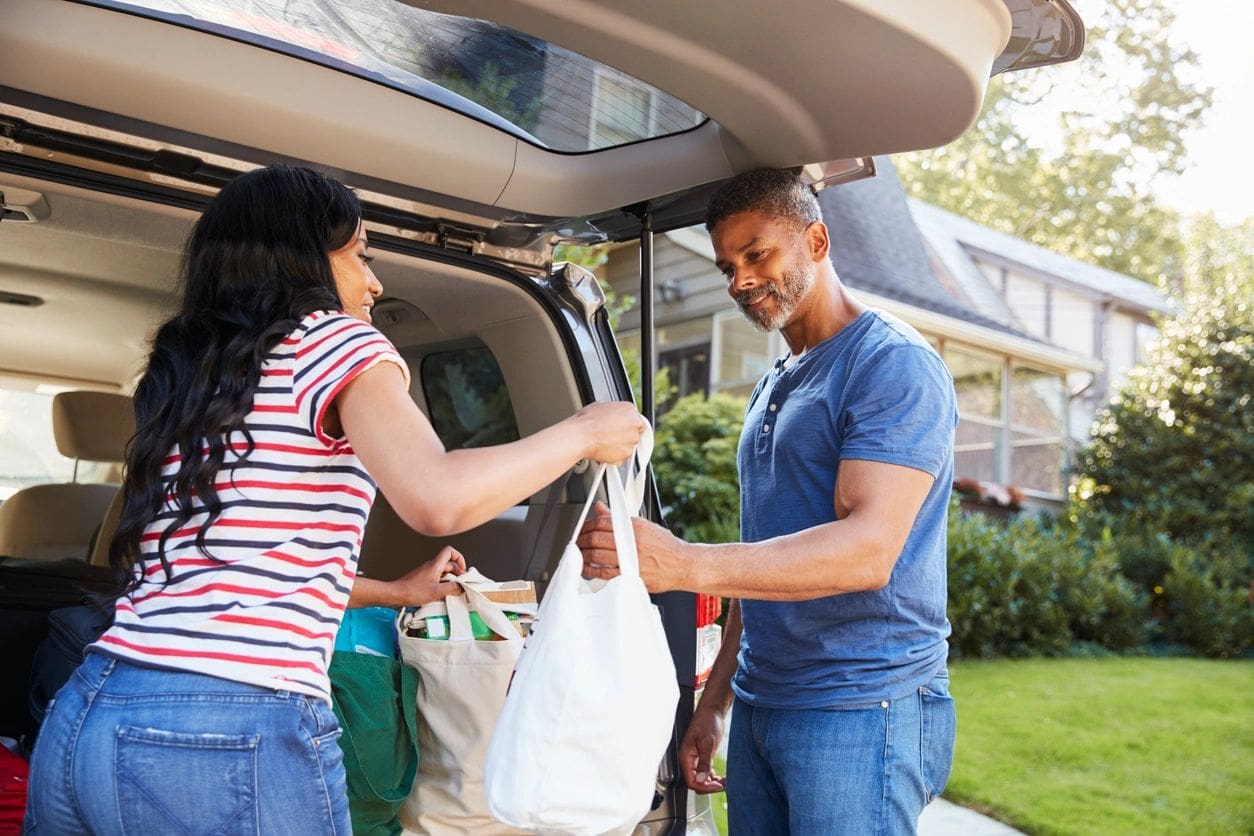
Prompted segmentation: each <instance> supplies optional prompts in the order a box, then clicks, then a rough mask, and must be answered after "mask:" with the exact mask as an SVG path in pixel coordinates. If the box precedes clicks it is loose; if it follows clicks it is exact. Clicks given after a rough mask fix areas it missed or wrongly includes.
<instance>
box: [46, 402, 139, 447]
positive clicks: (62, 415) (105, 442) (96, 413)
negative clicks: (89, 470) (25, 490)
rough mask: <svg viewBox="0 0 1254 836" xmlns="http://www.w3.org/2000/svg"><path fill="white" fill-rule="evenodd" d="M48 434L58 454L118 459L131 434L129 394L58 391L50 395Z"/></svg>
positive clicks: (133, 428)
mask: <svg viewBox="0 0 1254 836" xmlns="http://www.w3.org/2000/svg"><path fill="white" fill-rule="evenodd" d="M52 434H53V436H54V437H55V438H56V440H57V449H58V450H60V451H61V455H63V456H67V457H69V458H71V459H86V460H87V461H92V462H120V461H122V460H123V459H125V458H126V444H127V442H128V441H130V440H131V436H133V435H135V407H134V406H133V405H132V403H131V399H130V396H128V395H118V394H115V393H113V392H58V393H57V394H56V395H55V396H54V397H53V399H52Z"/></svg>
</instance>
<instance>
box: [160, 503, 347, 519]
mask: <svg viewBox="0 0 1254 836" xmlns="http://www.w3.org/2000/svg"><path fill="white" fill-rule="evenodd" d="M232 508H267V509H272V510H276V511H311V512H313V513H316V514H324V513H326V512H329V511H337V512H339V513H341V514H348V515H350V516H354V517H360V518H361V520H362V521H363V522H364V521H365V519H366V516H367V512H366V511H365V510H363V509H361V508H354V507H353V506H351V505H340V504H338V503H334V502H270V501H267V500H264V499H232V500H231V501H229V502H223V503H222V510H223V511H227V510H230V509H232ZM206 513H208V512H207V511H206V510H205V509H203V508H202V509H201V510H199V511H197V512H195V513H194V514H193V515H192V518H191V519H190V520H188V521H187V522H188V524H191V522H192V520H195V519H196V517H202V516H204V515H205V514H206ZM177 516H178V512H177V511H172V510H171V511H162V512H161V513H160V514H158V515H157V516H156V517H155V518H154V519H155V520H166V519H173V518H175V517H177ZM258 522H267V520H258ZM270 522H275V521H274V520H271V521H270Z"/></svg>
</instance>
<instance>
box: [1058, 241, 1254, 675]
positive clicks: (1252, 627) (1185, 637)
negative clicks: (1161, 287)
mask: <svg viewBox="0 0 1254 836" xmlns="http://www.w3.org/2000/svg"><path fill="white" fill-rule="evenodd" d="M1192 234H1193V236H1194V239H1195V241H1198V242H1199V243H1197V244H1195V245H1194V246H1192V247H1191V248H1190V252H1191V253H1192V258H1191V260H1190V262H1189V263H1188V265H1187V270H1186V274H1185V276H1184V278H1183V280H1182V281H1181V282H1180V283H1179V286H1178V288H1177V290H1178V297H1179V303H1180V306H1181V309H1180V311H1179V313H1178V314H1177V315H1176V316H1174V317H1171V318H1169V319H1166V320H1164V321H1162V322H1161V323H1160V338H1159V340H1158V341H1157V342H1156V343H1155V344H1154V345H1153V346H1152V347H1151V349H1150V355H1149V358H1148V362H1147V363H1146V364H1145V365H1144V366H1141V367H1140V368H1138V369H1136V370H1135V371H1134V372H1133V373H1132V375H1131V377H1130V378H1129V381H1128V383H1127V384H1126V386H1125V388H1124V389H1123V391H1122V392H1121V393H1120V394H1119V395H1118V396H1117V398H1116V399H1115V400H1114V401H1113V402H1112V403H1111V404H1110V405H1109V406H1108V407H1107V408H1106V409H1104V410H1102V411H1101V412H1100V413H1099V414H1098V417H1097V421H1096V423H1095V425H1094V429H1093V435H1092V439H1091V442H1090V444H1089V446H1088V447H1087V448H1086V449H1085V450H1083V451H1082V452H1081V455H1080V468H1081V476H1082V479H1081V482H1080V485H1079V488H1078V490H1077V492H1076V494H1077V496H1076V506H1075V509H1074V512H1073V513H1074V516H1075V517H1076V518H1077V519H1078V520H1079V522H1080V523H1081V525H1084V526H1086V527H1087V528H1088V529H1089V530H1090V531H1095V530H1097V529H1099V528H1104V529H1105V530H1107V531H1109V530H1114V531H1116V532H1119V533H1120V535H1121V536H1122V537H1123V538H1125V539H1128V538H1132V539H1136V538H1139V542H1140V545H1139V546H1138V547H1137V548H1134V549H1128V550H1127V551H1126V553H1125V555H1124V557H1123V559H1122V560H1121V565H1120V569H1121V571H1122V572H1123V574H1124V575H1125V576H1126V577H1128V578H1130V579H1131V580H1133V581H1134V582H1136V583H1138V585H1139V586H1141V588H1142V589H1144V590H1146V591H1147V592H1149V593H1150V594H1151V595H1152V599H1153V609H1154V613H1155V615H1156V616H1157V617H1158V619H1159V621H1160V623H1161V625H1162V628H1163V634H1164V636H1165V637H1166V638H1167V639H1168V640H1170V641H1175V642H1178V643H1181V644H1186V645H1188V646H1190V647H1193V648H1194V649H1196V650H1198V651H1200V652H1202V653H1206V654H1208V655H1216V656H1226V655H1234V654H1238V653H1241V652H1243V650H1245V649H1246V648H1248V647H1250V646H1251V645H1252V644H1254V610H1252V608H1251V605H1250V600H1249V595H1250V589H1251V579H1252V578H1254V513H1251V509H1254V408H1252V407H1254V404H1251V397H1254V221H1247V222H1246V223H1245V224H1243V225H1242V226H1240V227H1237V228H1235V229H1233V230H1229V231H1228V232H1226V233H1222V234H1221V233H1220V232H1217V231H1216V225H1215V224H1214V221H1213V219H1208V218H1205V217H1203V218H1201V219H1199V220H1198V221H1197V222H1196V223H1194V225H1193V228H1192Z"/></svg>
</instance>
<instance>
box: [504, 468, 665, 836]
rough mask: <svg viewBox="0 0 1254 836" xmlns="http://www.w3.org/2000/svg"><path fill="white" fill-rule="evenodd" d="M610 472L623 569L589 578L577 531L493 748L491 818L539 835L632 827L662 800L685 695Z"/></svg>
mask: <svg viewBox="0 0 1254 836" xmlns="http://www.w3.org/2000/svg"><path fill="white" fill-rule="evenodd" d="M649 450H651V446H648V447H646V450H645V451H644V461H643V463H641V462H640V461H639V460H637V461H636V462H634V463H633V465H632V467H634V468H635V470H634V471H632V473H629V475H632V474H638V478H636V477H634V476H633V483H634V484H633V488H632V493H633V502H636V503H638V501H639V497H640V495H641V494H642V490H641V488H642V485H643V481H642V480H643V473H644V464H647V461H648V459H647V455H648V452H649ZM602 475H604V477H605V479H606V481H607V483H608V488H609V504H610V510H611V512H612V513H613V520H614V541H615V546H616V548H617V550H618V557H619V563H620V567H621V570H622V573H621V575H620V576H619V577H617V578H614V579H613V580H611V581H608V582H605V581H586V580H584V579H583V578H582V577H581V575H582V571H583V558H582V556H581V555H580V553H579V549H578V547H577V546H576V545H575V543H574V540H573V538H572V541H571V542H570V543H569V544H568V545H567V546H566V551H565V553H564V554H563V556H562V559H561V563H560V564H559V565H558V568H557V571H556V572H555V573H554V575H553V579H552V581H551V582H550V584H549V588H548V591H547V592H546V593H545V596H544V600H543V601H542V602H541V603H540V609H539V612H538V614H537V616H536V622H535V625H534V627H533V629H532V633H531V635H530V636H529V637H528V638H527V643H526V646H525V648H524V650H523V653H522V655H521V657H520V658H519V660H518V668H517V670H516V672H515V674H514V681H513V684H512V685H511V686H510V691H509V696H508V697H507V698H506V700H505V707H504V709H503V710H502V712H501V716H500V719H499V720H498V721H497V725H496V731H495V732H494V733H493V735H492V742H491V745H490V746H489V749H488V759H487V773H486V781H487V793H488V804H489V807H490V808H491V810H492V813H493V815H495V816H496V817H497V818H499V819H500V820H501V821H504V822H507V823H509V824H511V825H514V826H515V827H521V828H526V829H528V830H534V831H537V832H540V833H551V834H557V833H562V834H576V835H577V836H582V835H583V834H588V836H591V834H603V833H608V832H612V831H620V832H627V831H630V830H631V828H632V826H633V825H635V824H636V822H638V821H639V820H640V819H641V818H643V816H644V815H645V813H647V812H648V811H649V808H650V805H651V803H652V801H653V791H654V785H655V781H656V776H657V770H658V766H659V764H660V763H661V760H662V757H663V755H664V754H665V752H666V747H667V744H668V743H669V742H670V739H671V733H672V729H673V726H674V722H675V708H676V704H677V702H678V700H679V687H678V684H677V682H676V674H675V666H674V663H673V661H672V660H671V655H670V649H669V647H668V645H667V642H666V634H665V632H664V631H663V629H662V621H661V617H660V615H659V613H658V611H657V608H656V607H655V606H654V605H653V603H652V602H651V601H650V600H649V595H648V592H647V591H646V590H645V587H644V584H643V582H642V581H641V580H640V574H639V563H638V559H637V556H636V545H635V539H634V536H633V534H632V529H631V519H630V514H631V507H632V506H631V505H629V503H628V500H627V498H626V496H625V493H624V488H623V485H622V483H621V481H620V480H619V474H618V471H617V470H616V469H614V468H609V469H606V468H604V466H602V468H601V470H600V471H598V480H599V479H600V478H601V476H602ZM591 502H592V497H589V501H588V505H586V506H585V507H584V511H583V515H582V517H581V523H580V525H582V519H583V518H584V517H586V516H587V513H588V508H589V507H590V506H591ZM578 531H579V526H577V527H576V529H575V533H576V535H577V534H578Z"/></svg>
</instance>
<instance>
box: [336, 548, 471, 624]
mask: <svg viewBox="0 0 1254 836" xmlns="http://www.w3.org/2000/svg"><path fill="white" fill-rule="evenodd" d="M465 571H466V558H464V557H462V553H461V552H459V551H458V550H457V549H455V548H453V547H452V546H445V547H444V548H442V549H440V553H439V554H437V555H436V556H435V557H433V558H431V559H430V560H428V561H427V562H426V563H424V564H422V565H421V566H418V567H417V568H415V569H411V570H410V571H408V572H406V573H405V574H404V575H401V576H400V577H399V578H397V579H396V580H394V581H376V580H374V579H373V578H358V579H357V581H356V583H354V584H353V591H352V593H351V594H350V595H349V599H348V605H349V606H350V607H393V608H397V609H399V608H400V607H417V606H421V605H423V604H428V603H430V602H432V601H438V600H439V599H441V598H446V597H448V596H449V595H458V594H460V593H461V591H462V588H461V587H460V586H459V585H457V584H455V583H453V582H452V581H444V582H441V581H440V578H442V577H444V576H445V575H446V574H448V573H449V572H452V573H453V574H454V575H460V574H462V573H464V572H465Z"/></svg>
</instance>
